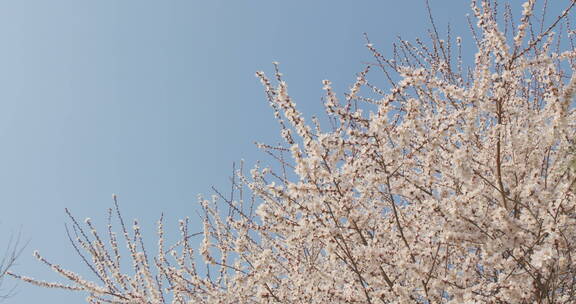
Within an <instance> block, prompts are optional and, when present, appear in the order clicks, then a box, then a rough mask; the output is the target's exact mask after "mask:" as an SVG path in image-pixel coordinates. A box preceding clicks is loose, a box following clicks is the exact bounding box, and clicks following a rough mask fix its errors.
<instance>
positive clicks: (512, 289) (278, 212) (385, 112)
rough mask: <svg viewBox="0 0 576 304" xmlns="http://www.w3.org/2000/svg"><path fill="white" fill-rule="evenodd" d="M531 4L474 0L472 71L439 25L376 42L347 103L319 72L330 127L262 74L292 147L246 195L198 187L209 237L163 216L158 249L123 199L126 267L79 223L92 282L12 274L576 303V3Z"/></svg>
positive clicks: (99, 291)
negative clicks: (376, 77) (169, 226)
mask: <svg viewBox="0 0 576 304" xmlns="http://www.w3.org/2000/svg"><path fill="white" fill-rule="evenodd" d="M535 2H536V1H535V0H529V1H526V2H525V3H524V4H523V5H522V9H523V10H522V14H521V17H520V20H519V21H518V22H514V20H513V18H512V11H513V10H512V8H510V7H509V6H505V7H504V10H503V13H502V14H498V5H497V2H493V1H488V0H485V1H480V2H479V3H477V1H472V10H473V15H474V17H475V19H476V21H477V22H476V24H475V25H472V24H473V23H472V22H471V23H470V24H471V26H470V27H471V32H472V35H471V36H472V38H473V39H474V41H475V43H476V46H477V49H478V51H477V53H476V55H475V57H474V62H473V63H472V64H469V65H467V64H465V60H464V59H463V57H462V55H461V50H462V39H461V38H460V37H458V38H456V39H452V38H450V34H448V39H447V40H446V41H445V40H442V39H440V38H439V35H438V33H437V31H436V28H435V26H434V23H432V25H433V28H432V31H430V32H431V43H430V44H425V43H423V42H422V41H420V40H416V43H411V42H409V41H404V40H401V41H399V44H398V45H396V46H395V48H394V53H393V58H390V59H387V58H384V57H383V56H382V55H381V54H380V53H379V52H378V51H377V49H376V48H375V47H374V46H373V45H372V44H371V43H370V41H369V40H368V38H367V47H368V49H369V50H370V52H371V53H372V54H373V56H374V60H375V62H374V63H371V64H368V65H367V66H366V69H365V70H363V71H362V72H361V73H359V75H358V78H357V81H356V82H355V83H354V84H353V85H352V87H351V89H350V92H349V93H348V94H346V95H345V98H344V100H343V101H341V100H339V99H338V98H337V96H336V94H335V93H334V92H333V90H332V87H331V84H330V82H329V81H324V90H325V92H326V96H325V108H326V113H327V117H328V121H329V123H330V128H329V130H328V131H327V130H326V129H322V128H321V127H320V126H319V122H318V121H317V120H314V121H313V124H307V123H306V122H305V120H304V118H303V116H302V115H301V113H299V112H298V111H297V109H296V106H295V103H294V101H293V100H292V98H291V97H290V96H289V95H288V91H287V86H286V83H285V82H284V81H283V79H282V75H281V73H280V72H279V71H278V68H277V65H275V66H276V73H275V77H274V78H275V81H274V82H275V84H273V81H272V80H270V79H269V78H268V77H267V76H266V75H265V74H264V73H262V72H258V73H257V76H258V77H259V78H260V80H261V82H262V83H263V85H264V88H265V92H266V95H267V97H268V100H269V102H270V105H271V107H272V108H273V110H274V115H275V116H276V118H277V119H278V121H279V123H280V125H281V128H282V132H281V134H282V137H283V139H284V141H285V145H282V146H270V145H265V144H260V145H259V146H260V147H261V148H262V149H263V150H265V151H266V152H267V153H269V154H270V155H272V156H274V157H275V158H276V159H278V161H279V162H278V163H279V165H278V166H275V167H274V168H272V167H256V168H254V169H252V170H251V171H250V174H249V175H246V174H244V170H243V169H242V168H240V170H238V171H237V172H236V173H235V177H234V178H233V181H232V186H233V190H234V191H233V192H235V193H234V195H232V196H231V197H225V196H224V195H221V194H220V193H219V192H216V194H217V195H215V196H214V197H213V198H212V199H211V200H204V199H200V203H201V206H202V209H203V210H204V213H203V215H202V216H201V217H202V220H203V223H204V229H203V231H202V233H200V234H194V233H191V232H190V231H189V228H188V219H185V220H182V221H181V223H180V231H181V236H182V237H181V239H180V241H179V242H177V243H176V244H175V245H173V246H166V245H165V244H164V243H165V241H164V228H163V222H162V220H160V221H159V224H158V233H159V243H158V252H157V254H156V255H155V256H154V257H153V258H152V257H151V256H149V254H148V253H147V252H148V251H147V250H145V248H144V243H143V242H142V237H141V232H140V228H139V226H138V224H137V223H135V224H134V227H133V228H134V229H133V234H132V235H130V233H129V232H128V229H127V228H126V225H125V224H124V220H123V219H122V217H121V216H120V213H119V212H118V209H117V207H118V205H117V204H116V211H117V212H116V214H117V218H118V219H119V221H120V227H121V234H122V235H123V238H124V241H125V242H126V243H127V247H128V256H129V259H130V260H131V263H132V264H131V268H132V271H127V270H123V269H121V266H120V265H121V261H123V259H124V258H123V257H121V253H122V251H123V250H122V249H119V245H118V242H119V241H118V238H117V236H116V234H115V233H114V232H113V229H112V224H111V223H110V224H109V226H108V227H109V229H108V232H107V234H108V237H107V238H108V239H109V240H108V241H107V240H105V238H104V236H103V235H100V234H99V233H98V232H97V231H96V229H95V228H94V226H93V224H92V222H91V221H90V220H89V219H88V220H86V225H87V226H88V228H89V229H88V230H84V229H83V228H82V226H81V225H80V224H79V223H78V222H77V221H76V220H75V219H74V218H73V217H71V218H72V221H73V228H74V231H75V233H76V234H71V236H70V237H71V240H72V241H74V243H75V246H76V247H75V248H77V251H78V253H79V254H80V255H81V256H82V258H83V259H84V261H85V262H86V263H87V264H88V265H89V266H90V268H91V270H92V272H93V274H94V277H95V281H89V280H86V279H83V278H81V277H80V276H79V275H77V274H75V273H73V272H70V271H68V270H64V269H63V268H61V267H60V266H57V265H55V264H51V263H50V262H48V261H47V260H45V259H44V258H43V257H41V256H40V255H39V254H36V255H37V257H38V258H39V259H40V260H41V261H43V262H44V263H46V264H48V265H49V266H51V267H52V268H53V269H54V270H55V271H56V272H58V273H60V274H62V275H63V276H64V277H66V278H68V279H70V280H71V281H72V283H73V285H63V284H57V283H46V282H41V281H38V280H34V279H31V278H27V277H22V276H19V275H16V274H13V275H14V276H16V277H19V278H21V279H23V280H25V281H28V282H31V283H35V284H39V285H42V286H46V287H58V288H67V289H71V290H79V291H85V292H88V294H89V297H88V299H87V300H88V302H90V303H166V302H172V303H196V302H199V303H444V302H451V303H475V302H478V303H575V302H576V261H575V260H574V258H575V257H573V252H576V251H575V250H574V249H575V246H576V197H575V192H574V191H573V188H572V187H573V185H574V184H575V183H576V174H575V173H576V172H575V171H574V170H573V168H572V169H571V164H570V161H571V160H572V159H573V158H572V157H573V154H572V153H573V152H572V150H571V147H573V146H574V144H575V142H574V140H575V139H576V111H575V109H574V108H575V107H574V104H575V103H574V96H575V94H576V74H575V71H576V46H575V39H574V35H575V34H576V32H575V31H574V30H572V28H571V24H570V18H571V15H570V11H571V9H572V8H573V7H574V6H575V5H576V1H575V0H572V1H569V3H568V4H567V8H566V9H565V10H564V11H562V12H561V13H559V14H558V15H557V16H556V17H554V18H552V19H551V20H550V21H546V19H547V18H544V15H545V11H546V3H544V5H543V7H544V8H543V12H542V15H541V16H540V18H535V17H533V15H534V13H535V5H536V3H535ZM535 20H537V21H535ZM572 20H573V19H572ZM558 29H560V30H558ZM374 69H377V70H379V71H380V72H381V73H382V74H383V75H384V76H385V79H386V80H387V81H388V84H387V86H388V89H389V90H388V89H387V90H384V89H380V88H378V87H377V86H376V85H374V84H373V83H372V82H370V81H369V80H368V77H367V75H368V73H369V71H370V70H374ZM287 152H288V153H289V154H290V156H291V157H286V158H285V156H286V154H287ZM222 206H225V207H226V208H224V209H223V208H222ZM112 214H113V212H112V210H110V217H111V216H112ZM195 235H200V237H201V238H202V243H201V246H200V248H199V252H198V253H199V256H201V257H202V261H203V263H205V264H206V265H207V266H206V270H204V268H200V267H199V265H200V264H202V262H199V261H197V259H196V252H195V250H194V249H193V247H192V245H191V244H192V240H191V239H192V237H194V236H195ZM84 252H87V253H88V254H87V255H84V254H83V253H84Z"/></svg>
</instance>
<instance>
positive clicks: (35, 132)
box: [0, 0, 568, 304]
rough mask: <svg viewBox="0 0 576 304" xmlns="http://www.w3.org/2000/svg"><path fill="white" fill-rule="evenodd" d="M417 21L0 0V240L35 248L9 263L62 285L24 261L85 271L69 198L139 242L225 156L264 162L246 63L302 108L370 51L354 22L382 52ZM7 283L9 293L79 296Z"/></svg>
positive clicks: (401, 8) (374, 8)
mask: <svg viewBox="0 0 576 304" xmlns="http://www.w3.org/2000/svg"><path fill="white" fill-rule="evenodd" d="M511 2H513V3H517V4H518V5H516V7H518V6H519V4H520V3H521V1H511ZM552 2H554V6H555V7H564V6H565V4H566V3H568V1H567V0H562V1H552ZM431 6H432V10H433V13H434V15H435V17H436V21H437V25H438V27H439V29H441V30H442V32H445V28H446V25H447V23H448V22H450V23H451V25H452V26H453V30H454V32H455V34H454V36H456V35H463V36H464V37H468V30H467V26H466V19H465V14H466V13H468V12H469V2H468V1H462V0H431ZM516 13H517V16H518V14H519V10H516ZM428 27H429V23H428V19H427V12H426V9H425V6H424V0H403V1H399V0H395V1H384V0H380V1H373V0H372V1H368V0H367V1H334V0H331V1H327V0H309V1H270V0H268V1H264V0H250V1H240V0H229V1H224V0H222V1H218V0H210V1H207V0H203V1H200V0H180V1H176V0H174V1H170V0H157V1H151V0H121V1H120V0H117V1H111V0H91V1H88V0H50V1H45V0H6V1H0V248H3V246H5V244H7V240H8V238H9V236H10V234H11V233H16V232H17V231H18V230H19V229H21V231H22V238H23V239H24V240H29V241H30V243H29V245H28V247H27V248H26V249H25V251H24V253H23V256H22V257H21V259H19V260H18V265H17V267H16V268H15V269H14V271H15V272H17V273H20V274H23V275H27V276H31V277H34V278H38V279H43V280H48V281H53V280H57V281H60V282H66V281H65V280H63V279H61V278H60V277H59V276H57V275H55V274H53V273H52V272H51V271H50V270H49V269H48V268H47V267H45V266H44V265H42V264H40V263H39V262H38V261H36V260H35V259H34V258H33V257H32V252H33V250H35V249H38V250H39V251H40V252H41V253H42V254H43V255H44V256H45V257H47V258H48V259H49V260H51V261H53V262H55V263H58V264H62V265H63V266H65V267H66V268H68V269H71V270H74V271H77V272H79V273H80V274H87V273H88V272H87V268H86V267H85V266H84V265H83V264H82V263H81V261H80V259H79V258H78V257H77V256H76V254H75V253H74V250H73V248H72V246H71V245H70V244H69V242H68V240H67V237H66V234H65V230H64V223H66V222H68V221H67V218H66V215H65V213H64V208H65V207H68V208H69V209H71V211H72V212H73V213H74V214H75V215H76V216H77V217H78V218H79V219H80V220H83V219H84V218H86V217H91V218H92V219H93V221H95V222H98V223H104V222H105V220H106V210H107V208H109V207H111V206H112V199H111V194H112V193H117V194H118V196H119V200H120V204H121V208H122V210H123V213H124V216H125V218H127V219H132V218H138V219H139V220H140V222H141V223H142V227H143V230H144V233H146V234H147V235H148V236H149V237H150V238H151V243H150V244H149V245H150V246H155V242H154V238H153V237H154V235H155V222H156V220H157V219H158V217H159V215H160V213H161V212H164V214H165V217H166V222H167V233H169V234H173V235H177V233H178V232H177V229H176V221H177V219H179V218H182V217H184V216H187V215H189V216H191V217H192V218H194V210H195V208H196V202H197V195H198V194H200V193H204V194H207V195H210V194H211V190H210V187H211V186H215V187H217V188H221V189H228V182H227V181H228V177H229V176H230V174H231V168H232V163H233V162H238V161H239V160H240V159H245V160H246V163H247V164H248V165H249V166H252V165H253V164H254V163H255V161H256V160H258V159H263V160H264V159H267V158H266V156H265V154H263V153H261V152H259V151H258V150H257V149H256V147H255V146H254V144H253V142H254V141H260V142H265V143H270V144H275V143H278V142H279V141H280V136H279V134H278V130H279V128H278V126H277V124H276V122H275V121H274V118H273V115H272V111H271V110H270V109H269V107H268V104H267V102H266V99H265V95H264V93H263V90H262V87H261V85H260V83H259V81H258V80H257V79H256V77H255V76H254V73H255V71H257V70H264V71H265V72H267V73H268V74H269V75H271V74H272V72H273V69H272V65H271V62H272V61H279V62H280V64H281V69H282V71H283V73H284V75H285V79H286V80H287V82H288V85H289V92H290V94H291V95H292V96H293V97H294V98H295V100H296V102H297V104H298V106H299V108H300V109H301V111H303V112H305V113H306V115H307V117H310V115H311V114H319V113H320V111H321V110H322V107H321V99H320V98H321V97H322V90H321V88H322V84H321V81H322V80H323V79H330V80H332V82H333V83H334V86H335V88H336V89H337V91H338V92H340V93H342V92H344V91H345V90H346V88H347V87H348V86H349V85H351V84H352V82H353V81H354V79H355V73H357V72H359V71H361V70H362V69H363V67H364V65H363V63H364V62H367V61H371V56H370V53H369V52H368V50H367V49H366V48H365V47H364V44H365V41H364V38H363V36H362V33H363V32H367V33H368V34H369V35H370V38H371V40H372V42H373V43H374V44H375V46H376V47H377V48H378V49H380V50H381V51H382V52H383V53H384V54H390V50H391V47H390V46H391V43H392V42H393V41H394V40H395V39H396V37H397V35H401V36H403V37H405V38H408V39H410V40H413V38H415V37H417V36H424V35H425V34H426V29H427V28H428ZM468 40H470V39H468ZM378 77H380V78H381V81H380V82H379V81H378ZM371 79H372V81H373V82H375V83H381V84H383V85H384V84H385V82H384V78H383V77H382V75H379V74H378V73H377V72H375V73H372V76H371ZM15 283H16V282H15V281H14V280H7V281H6V282H5V286H4V287H11V286H12V285H13V284H15ZM17 290H18V294H16V296H14V297H13V298H11V299H8V300H7V301H6V303H20V304H27V303H61V304H72V303H74V304H76V303H83V301H84V298H85V295H84V294H74V293H70V292H64V291H59V290H48V289H42V288H39V287H35V286H31V285H28V284H24V283H19V285H18V289H17Z"/></svg>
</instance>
